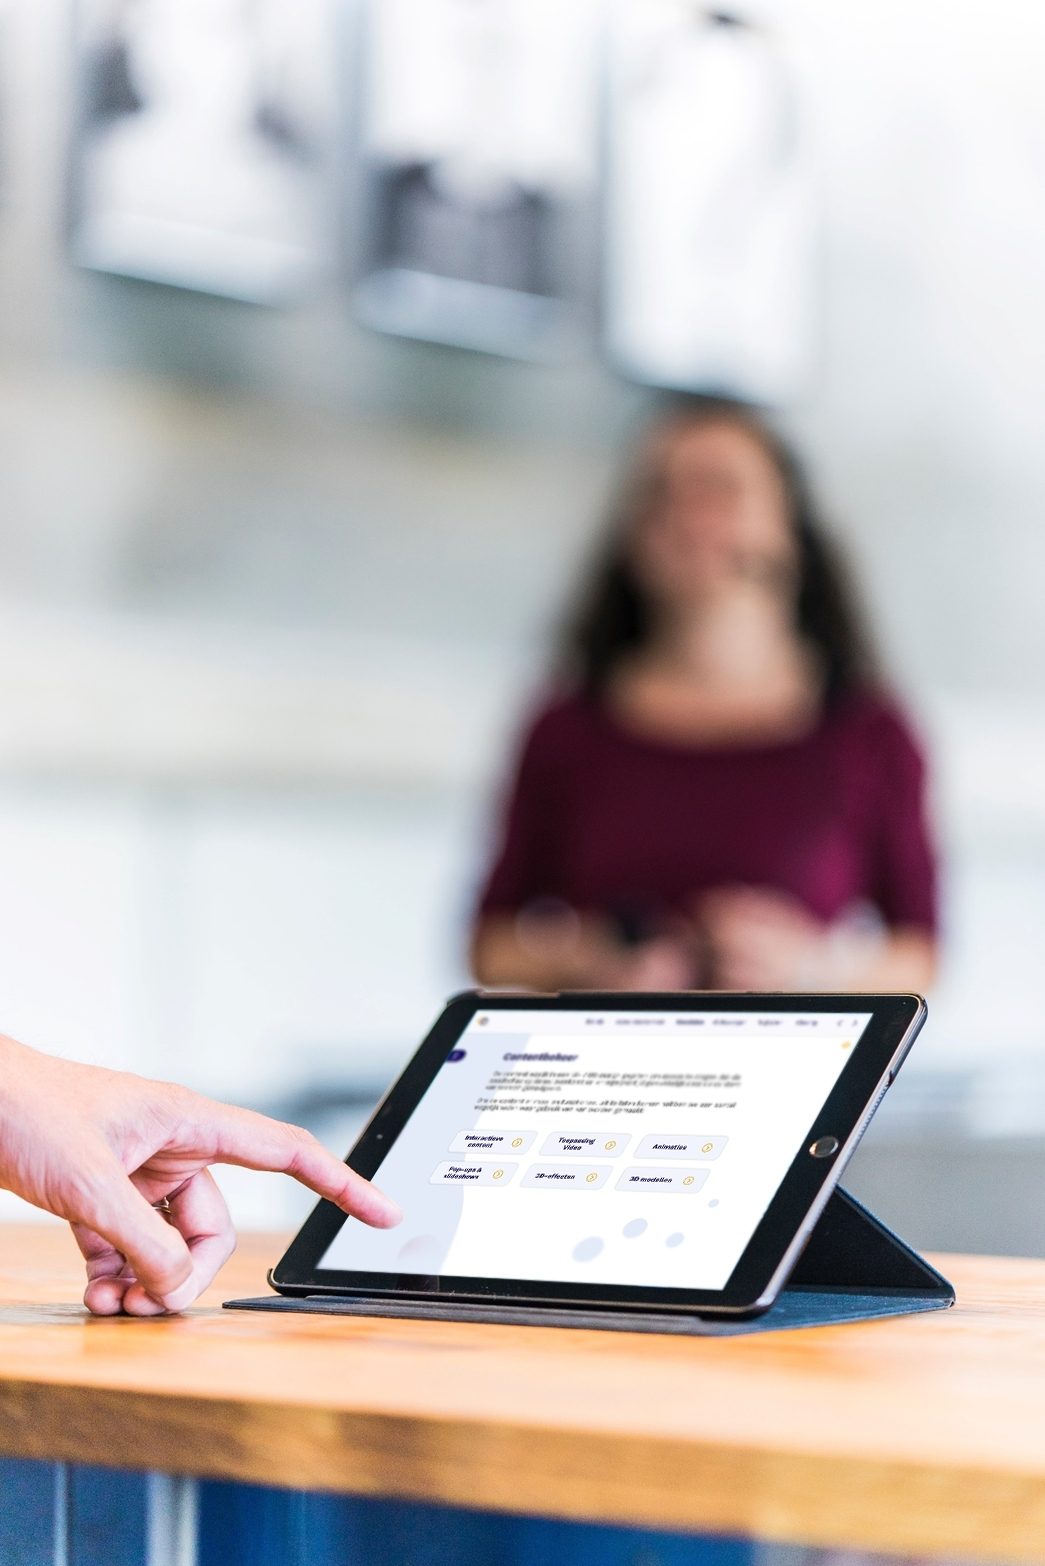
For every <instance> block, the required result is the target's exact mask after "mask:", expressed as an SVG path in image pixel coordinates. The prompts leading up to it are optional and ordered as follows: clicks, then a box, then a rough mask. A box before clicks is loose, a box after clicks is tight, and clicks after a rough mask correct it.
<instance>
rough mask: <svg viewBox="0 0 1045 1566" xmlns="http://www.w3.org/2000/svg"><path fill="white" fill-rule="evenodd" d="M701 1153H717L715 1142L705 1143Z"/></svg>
mask: <svg viewBox="0 0 1045 1566" xmlns="http://www.w3.org/2000/svg"><path fill="white" fill-rule="evenodd" d="M700 1151H701V1152H702V1153H713V1152H714V1151H715V1144H714V1142H705V1143H704V1146H703V1147H702V1148H701V1149H700Z"/></svg>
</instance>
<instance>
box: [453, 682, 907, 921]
mask: <svg viewBox="0 0 1045 1566" xmlns="http://www.w3.org/2000/svg"><path fill="white" fill-rule="evenodd" d="M737 884H746V885H749V886H759V887H772V888H775V889H777V890H780V891H785V892H791V893H793V894H794V896H796V897H798V898H799V899H800V900H801V901H802V902H803V903H805V904H806V906H807V907H808V908H809V909H810V911H811V912H812V913H814V914H816V915H818V916H819V917H821V918H823V919H825V920H833V919H836V918H838V917H839V915H841V914H844V913H846V912H848V911H849V910H851V909H853V908H854V907H855V906H858V905H860V904H866V903H871V904H873V905H874V907H876V908H877V909H878V911H879V913H880V914H881V916H882V917H883V919H884V920H885V921H886V923H887V924H889V925H915V926H918V927H919V928H922V929H926V930H935V928H936V921H937V908H936V866H935V858H934V853H933V847H932V841H931V836H930V833H929V830H928V826H927V822H926V810H925V766H924V762H923V759H922V754H921V751H920V749H919V746H918V744H917V742H916V740H915V739H914V737H913V735H912V733H911V730H910V728H909V727H908V724H907V721H906V719H905V718H904V717H903V715H902V714H901V713H900V712H899V711H898V709H897V708H896V707H895V706H893V705H892V704H891V703H890V702H889V701H888V700H887V699H885V698H884V697H882V696H879V695H877V694H873V693H871V692H864V693H854V694H851V695H848V696H845V697H843V698H841V699H840V700H839V701H837V702H836V703H834V704H832V705H831V706H830V707H829V708H827V709H826V710H825V712H824V714H823V716H822V717H821V719H820V721H819V722H818V723H817V725H816V726H815V727H814V728H813V729H812V730H810V731H809V732H807V733H806V734H805V735H803V736H802V737H801V738H798V739H792V740H787V741H777V742H774V743H771V744H764V743H763V744H757V745H745V746H739V745H729V746H721V747H712V746H703V747H698V746H689V745H683V744H680V743H671V742H665V741H661V740H654V739H649V738H644V737H642V736H641V735H639V734H636V733H632V732H631V731H629V730H628V729H626V728H625V727H623V726H622V725H621V724H619V723H618V722H617V721H616V719H614V718H613V716H612V715H611V714H610V713H609V712H608V711H607V710H606V709H605V708H604V707H602V706H601V705H599V704H598V703H597V702H595V701H594V700H592V699H589V698H586V697H581V696H570V697H566V698H564V699H562V700H559V701H556V702H554V703H553V704H552V705H551V706H549V707H547V708H546V709H545V710H544V711H543V712H542V713H541V714H540V715H539V716H538V718H537V719H536V721H535V722H534V723H533V725H532V726H531V728H530V730H529V732H528V734H527V735H526V738H525V742H524V744H523V748H522V755H521V758H520V760H519V764H518V770H517V773H516V777H515V781H514V786H513V788H512V791H511V795H510V799H509V802H508V808H507V816H506V820H505V823H504V828H503V837H502V842H501V847H500V850H499V853H498V856H497V860H496V863H495V864H494V866H493V869H492V870H491V872H490V875H489V879H488V881H487V883H486V887H485V889H484V891H483V894H482V898H481V902H480V911H481V912H482V913H492V912H505V911H515V910H517V909H519V908H522V907H524V906H525V905H527V904H529V903H534V902H538V903H539V902H540V900H542V899H545V898H549V899H555V900H562V901H565V902H566V903H568V904H569V905H570V906H572V907H573V908H576V909H579V910H582V911H584V912H587V913H607V914H610V915H611V916H617V917H620V918H622V919H625V920H627V921H628V923H629V924H631V923H633V922H635V921H637V922H638V923H639V924H640V925H641V930H642V933H646V932H647V931H649V930H652V929H653V928H655V927H656V925H657V923H658V922H659V921H660V920H661V919H662V918H664V917H665V916H666V915H669V914H671V913H673V912H685V911H687V910H688V909H689V907H690V905H691V903H692V900H693V898H694V896H695V895H696V894H698V893H700V892H703V891H707V890H709V889H711V888H714V887H721V886H728V885H737Z"/></svg>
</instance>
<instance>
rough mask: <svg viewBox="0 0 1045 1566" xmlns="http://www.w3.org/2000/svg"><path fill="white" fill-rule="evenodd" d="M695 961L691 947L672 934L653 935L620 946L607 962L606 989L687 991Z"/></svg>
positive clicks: (692, 978) (691, 979)
mask: <svg viewBox="0 0 1045 1566" xmlns="http://www.w3.org/2000/svg"><path fill="white" fill-rule="evenodd" d="M695 969H696V962H695V958H694V953H693V951H692V950H691V948H690V947H689V946H688V945H687V944H686V943H685V942H683V941H680V940H676V939H675V938H674V937H673V936H668V935H663V936H656V937H654V938H653V939H652V940H649V941H643V942H642V943H641V945H639V946H627V947H620V948H619V949H618V951H617V952H616V953H615V954H614V956H613V958H612V959H611V960H609V961H608V962H607V969H606V974H607V980H608V982H607V984H606V987H607V988H608V989H614V990H641V991H645V992H646V993H651V992H656V991H657V990H688V989H691V988H692V987H693V984H694V975H695Z"/></svg>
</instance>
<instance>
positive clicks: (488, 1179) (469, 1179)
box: [428, 1158, 519, 1186]
mask: <svg viewBox="0 0 1045 1566" xmlns="http://www.w3.org/2000/svg"><path fill="white" fill-rule="evenodd" d="M518 1167H519V1165H518V1164H505V1163H499V1162H498V1161H497V1159H496V1158H487V1159H484V1160H483V1162H482V1163H477V1162H473V1161H470V1160H466V1159H463V1158H462V1159H461V1161H460V1163H453V1162H448V1163H445V1164H440V1165H439V1167H438V1169H436V1171H435V1173H434V1174H432V1175H431V1176H430V1177H429V1180H428V1183H429V1185H494V1186H496V1185H507V1184H508V1181H509V1180H510V1179H511V1178H512V1175H513V1174H514V1173H515V1171H516V1170H517V1169H518Z"/></svg>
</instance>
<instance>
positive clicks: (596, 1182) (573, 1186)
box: [522, 1164, 611, 1191]
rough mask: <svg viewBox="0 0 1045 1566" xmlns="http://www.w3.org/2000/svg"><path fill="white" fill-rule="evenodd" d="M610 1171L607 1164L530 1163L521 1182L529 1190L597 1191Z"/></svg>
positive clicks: (607, 1177)
mask: <svg viewBox="0 0 1045 1566" xmlns="http://www.w3.org/2000/svg"><path fill="white" fill-rule="evenodd" d="M610 1173H611V1170H610V1166H609V1164H531V1165H530V1167H529V1169H527V1171H526V1173H525V1174H524V1175H523V1178H522V1183H523V1185H524V1186H526V1187H527V1188H528V1189H529V1190H531V1191H532V1190H542V1191H598V1190H600V1189H601V1188H602V1186H604V1185H605V1184H606V1181H607V1180H608V1179H609V1177H610Z"/></svg>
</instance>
